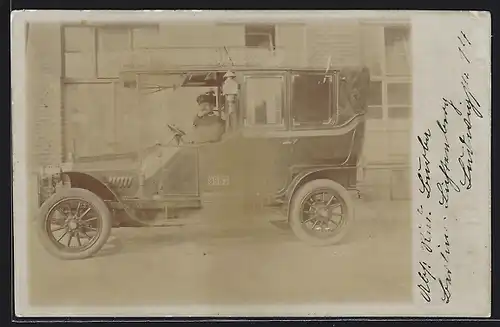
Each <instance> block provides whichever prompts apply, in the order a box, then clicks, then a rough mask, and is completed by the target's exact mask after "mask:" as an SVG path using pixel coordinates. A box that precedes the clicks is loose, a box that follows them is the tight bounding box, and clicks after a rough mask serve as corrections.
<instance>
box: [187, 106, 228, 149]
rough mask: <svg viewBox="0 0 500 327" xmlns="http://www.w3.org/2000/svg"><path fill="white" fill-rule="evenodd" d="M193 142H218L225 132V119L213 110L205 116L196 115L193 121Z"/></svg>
mask: <svg viewBox="0 0 500 327" xmlns="http://www.w3.org/2000/svg"><path fill="white" fill-rule="evenodd" d="M193 126H194V131H193V140H192V141H193V142H195V143H205V142H216V141H218V140H219V139H220V137H221V136H222V134H223V133H224V120H222V119H221V118H220V117H219V116H218V115H215V114H214V113H213V112H211V113H208V114H206V115H203V116H201V117H200V116H198V115H196V117H195V119H194V121H193Z"/></svg>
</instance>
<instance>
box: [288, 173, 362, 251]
mask: <svg viewBox="0 0 500 327" xmlns="http://www.w3.org/2000/svg"><path fill="white" fill-rule="evenodd" d="M318 188H328V189H330V190H332V191H334V192H335V193H337V195H338V196H339V197H340V198H342V200H343V201H344V203H345V207H346V210H347V213H346V215H345V216H344V225H343V226H342V227H341V229H340V230H339V231H338V232H337V233H335V234H333V235H332V236H331V237H328V238H317V237H314V236H312V235H310V234H308V233H307V232H306V231H304V229H303V228H302V222H301V214H302V212H301V211H302V208H301V202H302V200H303V199H304V197H305V196H307V195H308V194H309V193H310V192H312V191H314V190H315V189H318ZM353 220H354V208H353V204H352V200H351V196H350V195H349V193H348V192H347V190H346V189H345V188H344V187H343V186H342V185H340V184H338V183H336V182H334V181H332V180H330V179H316V180H312V181H310V182H307V183H305V184H304V185H302V186H301V187H300V188H299V189H298V190H297V191H296V192H295V193H294V194H293V196H292V200H291V202H290V210H289V215H288V222H289V224H290V228H291V229H292V231H293V232H294V234H295V235H296V236H297V237H298V238H299V239H300V240H302V241H304V242H306V243H308V244H309V245H312V246H328V245H334V244H338V243H339V242H341V241H342V240H343V239H344V237H345V236H346V235H347V233H348V232H349V227H350V226H351V224H352V221H353Z"/></svg>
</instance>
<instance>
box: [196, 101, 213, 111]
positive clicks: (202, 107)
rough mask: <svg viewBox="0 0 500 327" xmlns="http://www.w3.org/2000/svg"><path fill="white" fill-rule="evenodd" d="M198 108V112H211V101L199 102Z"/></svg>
mask: <svg viewBox="0 0 500 327" xmlns="http://www.w3.org/2000/svg"><path fill="white" fill-rule="evenodd" d="M199 108H200V112H201V113H203V114H207V113H209V112H211V111H212V110H214V106H213V105H212V104H211V103H207V102H202V103H200V105H199Z"/></svg>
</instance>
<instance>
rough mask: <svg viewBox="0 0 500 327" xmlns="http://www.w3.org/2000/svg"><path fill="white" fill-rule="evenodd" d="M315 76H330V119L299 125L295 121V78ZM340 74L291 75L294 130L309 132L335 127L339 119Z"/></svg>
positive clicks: (291, 112)
mask: <svg viewBox="0 0 500 327" xmlns="http://www.w3.org/2000/svg"><path fill="white" fill-rule="evenodd" d="M303 75H313V76H314V75H315V76H328V78H329V79H330V83H331V87H330V90H329V91H330V92H329V116H330V117H329V119H328V120H327V121H322V122H314V123H312V122H304V123H298V122H296V121H295V118H294V116H295V112H294V107H293V99H294V93H295V91H294V90H295V89H294V78H295V77H296V76H303ZM338 85H339V84H338V73H336V72H331V73H328V74H325V73H320V72H294V73H292V74H291V75H290V124H291V127H292V130H308V129H330V128H333V127H334V126H335V124H336V123H337V121H338V119H339V103H338V102H339V97H338Z"/></svg>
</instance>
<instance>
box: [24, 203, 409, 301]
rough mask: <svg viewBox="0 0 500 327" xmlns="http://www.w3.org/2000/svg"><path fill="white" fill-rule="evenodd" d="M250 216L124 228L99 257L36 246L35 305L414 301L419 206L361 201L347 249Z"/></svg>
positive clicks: (264, 216) (32, 264)
mask: <svg viewBox="0 0 500 327" xmlns="http://www.w3.org/2000/svg"><path fill="white" fill-rule="evenodd" d="M273 215H276V213H274V212H254V213H250V212H248V211H247V213H246V215H244V216H241V217H235V218H234V219H232V220H228V219H219V221H217V219H211V220H207V221H206V222H204V223H202V224H198V225H192V226H184V227H160V228H117V229H114V230H113V238H112V239H111V240H110V242H109V244H108V245H107V246H106V248H105V249H103V250H102V251H101V252H100V254H99V255H98V256H96V257H94V258H91V259H87V260H80V261H60V260H58V259H55V258H52V257H51V256H50V255H48V254H47V253H46V252H45V251H44V250H43V249H42V248H41V247H40V245H39V243H38V241H37V240H36V238H34V239H33V238H31V240H30V251H31V252H30V259H29V260H30V261H29V290H30V302H31V304H32V305H34V306H37V305H51V306H60V305H85V306H87V305H88V306H96V305H113V306H114V305H169V304H172V305H173V304H224V303H230V304H250V303H251V304H265V303H283V304H287V303H290V304H293V303H304V302H309V303H314V302H325V301H327V302H330V301H331V302H340V301H342V302H344V303H345V302H351V301H352V302H358V301H363V302H367V301H368V302H391V301H396V302H400V301H407V300H409V299H410V293H411V292H410V287H411V284H410V283H411V273H410V270H411V263H410V262H411V261H410V259H411V228H410V227H411V226H410V203H409V202H401V201H398V202H390V203H360V204H358V205H357V206H356V224H355V225H354V228H353V229H352V232H351V234H350V235H349V238H348V239H346V241H345V242H344V243H343V244H340V245H337V246H333V247H323V248H313V247H309V246H307V245H305V244H303V243H301V242H300V241H298V240H297V239H296V238H295V237H294V235H293V234H292V232H291V231H290V230H287V229H283V228H279V227H278V226H275V225H273V224H270V223H269V222H268V220H269V219H270V218H272V217H273Z"/></svg>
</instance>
